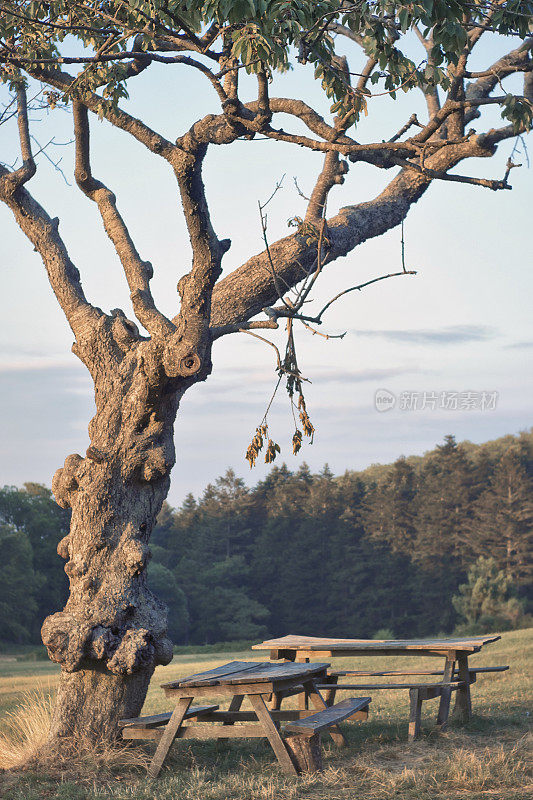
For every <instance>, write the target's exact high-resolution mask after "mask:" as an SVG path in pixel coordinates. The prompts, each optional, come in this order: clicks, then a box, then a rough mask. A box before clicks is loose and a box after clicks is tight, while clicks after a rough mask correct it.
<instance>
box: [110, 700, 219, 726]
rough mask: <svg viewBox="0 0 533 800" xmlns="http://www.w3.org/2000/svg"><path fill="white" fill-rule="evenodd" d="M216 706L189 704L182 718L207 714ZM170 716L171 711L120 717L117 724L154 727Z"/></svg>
mask: <svg viewBox="0 0 533 800" xmlns="http://www.w3.org/2000/svg"><path fill="white" fill-rule="evenodd" d="M217 708H218V706H216V705H214V706H191V707H190V708H189V709H188V711H187V712H186V713H185V714H184V716H183V719H190V718H191V717H198V716H200V715H201V714H208V713H209V712H211V711H216V710H217ZM171 716H172V711H167V712H166V713H164V714H152V716H149V717H132V718H131V719H121V720H120V721H119V723H118V724H119V726H120V727H121V728H125V727H131V726H135V727H136V728H155V727H157V726H158V725H165V724H166V723H167V722H168V721H169V719H170V718H171Z"/></svg>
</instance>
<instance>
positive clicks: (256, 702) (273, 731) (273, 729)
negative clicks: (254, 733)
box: [248, 694, 298, 775]
mask: <svg viewBox="0 0 533 800" xmlns="http://www.w3.org/2000/svg"><path fill="white" fill-rule="evenodd" d="M248 699H249V701H250V703H251V704H252V708H253V709H254V711H255V713H256V714H257V719H258V720H259V722H260V723H261V725H262V726H263V728H264V730H265V734H266V736H267V738H268V741H269V742H270V744H271V745H272V749H273V751H274V753H275V754H276V758H277V759H278V761H279V763H280V764H281V766H282V768H283V771H284V772H286V773H287V774H288V775H298V770H297V769H296V767H295V766H294V764H293V762H292V759H291V757H290V755H289V751H288V750H287V747H286V745H285V742H284V741H283V739H282V738H281V735H280V732H279V730H278V729H277V726H276V723H275V722H274V720H273V719H272V717H271V716H270V712H269V710H268V708H267V706H266V704H265V701H264V700H263V698H262V696H261V695H260V694H250V695H248Z"/></svg>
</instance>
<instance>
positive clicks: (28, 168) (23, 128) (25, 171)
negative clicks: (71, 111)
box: [5, 84, 36, 192]
mask: <svg viewBox="0 0 533 800" xmlns="http://www.w3.org/2000/svg"><path fill="white" fill-rule="evenodd" d="M16 97H17V117H18V119H17V122H18V130H19V141H20V155H21V157H22V166H21V167H19V169H17V170H15V171H14V172H11V173H10V174H9V175H7V176H6V178H5V180H6V183H7V185H8V186H11V191H12V192H15V191H16V190H17V189H18V188H19V186H23V185H24V184H25V183H27V182H28V181H29V180H30V179H31V178H33V176H34V175H35V171H36V167H35V161H34V158H33V155H32V152H31V137H30V129H29V123H28V103H27V98H26V89H25V88H24V86H22V84H19V85H18V86H17V89H16Z"/></svg>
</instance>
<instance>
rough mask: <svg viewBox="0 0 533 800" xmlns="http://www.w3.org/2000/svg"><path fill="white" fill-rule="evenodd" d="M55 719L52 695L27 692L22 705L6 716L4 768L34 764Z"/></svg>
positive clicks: (0, 754) (1, 747)
mask: <svg viewBox="0 0 533 800" xmlns="http://www.w3.org/2000/svg"><path fill="white" fill-rule="evenodd" d="M51 718H52V700H51V697H50V695H49V694H46V695H45V694H43V693H42V692H26V693H25V694H24V696H23V700H22V702H21V703H19V705H18V706H16V707H15V709H14V710H13V711H8V712H7V713H6V715H5V717H4V728H5V730H4V732H2V733H0V768H1V769H16V768H17V767H21V766H23V765H24V764H26V763H28V762H29V761H31V760H32V759H33V758H34V757H35V755H36V753H37V752H38V751H39V750H41V749H42V748H43V747H44V744H45V742H46V738H47V736H48V731H49V729H50V720H51Z"/></svg>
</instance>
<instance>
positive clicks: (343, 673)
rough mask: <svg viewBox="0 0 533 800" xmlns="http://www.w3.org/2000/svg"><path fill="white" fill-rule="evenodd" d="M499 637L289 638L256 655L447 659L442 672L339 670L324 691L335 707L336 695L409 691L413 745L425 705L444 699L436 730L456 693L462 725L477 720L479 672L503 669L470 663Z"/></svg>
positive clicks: (300, 658)
mask: <svg viewBox="0 0 533 800" xmlns="http://www.w3.org/2000/svg"><path fill="white" fill-rule="evenodd" d="M498 639H500V636H474V637H466V638H455V639H453V638H441V639H388V640H378V639H334V638H320V637H315V636H297V635H293V634H290V635H288V636H283V637H281V638H279V639H268V640H266V641H264V642H261V643H260V644H256V645H253V647H252V649H253V650H270V658H271V659H273V660H276V659H286V660H288V661H292V662H309V661H310V659H312V658H316V657H317V656H318V657H321V658H323V657H325V658H332V657H343V656H398V655H399V656H435V657H441V658H444V668H443V669H442V670H427V669H426V670H413V669H411V670H409V671H408V670H406V669H404V670H389V671H387V670H382V671H378V672H376V671H373V672H369V671H364V670H337V671H331V672H329V674H328V676H327V679H326V681H325V682H324V684H322V685H321V686H320V688H321V689H323V690H326V702H333V700H334V698H335V694H336V692H337V691H340V690H344V689H348V690H350V691H352V690H357V691H364V692H366V691H372V690H374V689H376V690H379V689H395V688H396V689H401V688H403V689H409V693H410V701H411V713H410V719H409V739H411V740H412V739H414V738H416V737H417V735H418V732H419V728H420V716H421V705H422V701H423V700H430V699H432V698H436V697H440V704H439V714H438V717H437V724H438V725H439V726H440V727H441V728H444V727H445V725H446V723H447V720H448V713H449V706H450V697H451V692H452V691H455V692H456V701H455V712H456V714H457V716H458V717H459V718H460V719H462V720H463V721H468V720H469V719H470V717H471V714H472V707H471V700H470V685H471V684H472V683H474V681H475V679H476V675H477V673H478V672H500V671H503V670H506V669H508V667H506V666H502V667H478V668H471V667H470V666H469V664H468V658H469V656H471V655H472V654H474V653H478V652H479V651H480V650H481V648H482V647H484V646H485V645H487V644H490V643H491V642H496V641H497V640H498ZM402 675H403V676H424V675H428V676H431V675H435V676H439V677H440V676H442V678H441V680H440V681H437V682H435V683H431V684H429V683H421V682H420V677H417V681H418V682H416V681H411V682H409V683H402V684H398V683H396V684H393V683H391V684H389V683H368V682H365V683H364V684H363V683H357V684H354V683H349V684H342V683H338V679H339V678H340V677H347V676H352V677H357V678H362V677H389V676H402Z"/></svg>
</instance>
